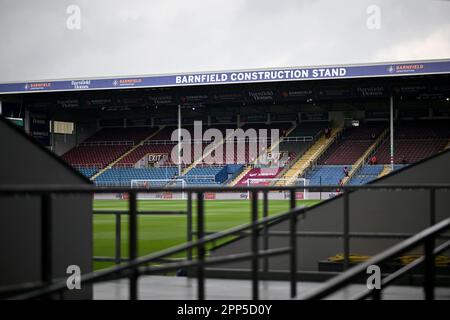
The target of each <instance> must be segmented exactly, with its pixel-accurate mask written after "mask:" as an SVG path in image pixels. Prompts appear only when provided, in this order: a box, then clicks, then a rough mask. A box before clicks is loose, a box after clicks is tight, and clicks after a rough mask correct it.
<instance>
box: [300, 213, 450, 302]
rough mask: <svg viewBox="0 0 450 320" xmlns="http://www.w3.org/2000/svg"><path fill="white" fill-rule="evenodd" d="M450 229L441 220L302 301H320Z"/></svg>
mask: <svg viewBox="0 0 450 320" xmlns="http://www.w3.org/2000/svg"><path fill="white" fill-rule="evenodd" d="M449 229H450V218H447V219H445V220H442V221H441V222H439V223H437V224H435V225H433V226H431V227H429V228H427V229H425V230H422V231H421V232H419V233H417V234H416V235H414V236H412V237H410V238H408V239H406V240H404V241H402V242H400V243H398V244H396V245H394V246H393V247H391V248H389V249H387V250H385V251H383V252H381V253H379V254H378V255H376V256H375V257H373V258H371V259H369V260H367V261H366V262H364V263H361V264H358V265H357V266H355V267H353V268H351V269H349V270H348V271H346V272H344V273H342V274H340V275H338V276H336V277H334V278H332V279H330V280H329V281H327V282H326V283H325V284H323V285H322V286H321V287H320V288H318V289H317V290H315V291H314V292H313V293H310V294H307V295H306V296H304V297H303V299H304V300H315V299H322V298H325V297H327V296H329V295H330V294H332V293H334V292H336V291H337V290H339V289H341V288H343V287H345V286H346V285H348V284H350V283H351V282H352V280H354V279H355V278H356V277H358V276H360V275H361V274H365V272H366V270H367V268H368V267H369V266H372V265H380V264H382V263H384V262H386V261H388V260H390V259H392V258H394V257H396V256H398V255H400V254H402V253H404V252H406V251H408V250H409V249H412V248H415V247H417V246H418V245H421V244H424V243H427V242H429V241H430V240H431V241H433V240H434V238H435V237H436V235H438V234H440V233H442V232H444V231H447V230H449ZM433 250H434V249H433ZM429 254H430V253H429V252H427V250H425V260H426V259H432V263H433V264H434V252H433V253H432V257H431V258H430V257H428V255H429ZM373 294H380V292H379V291H378V292H374V293H373Z"/></svg>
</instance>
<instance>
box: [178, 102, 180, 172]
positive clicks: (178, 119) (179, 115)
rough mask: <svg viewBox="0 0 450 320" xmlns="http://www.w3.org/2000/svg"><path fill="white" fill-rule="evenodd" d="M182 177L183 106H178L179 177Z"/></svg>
mask: <svg viewBox="0 0 450 320" xmlns="http://www.w3.org/2000/svg"><path fill="white" fill-rule="evenodd" d="M180 176H181V105H180V104H179V105H178V177H180Z"/></svg>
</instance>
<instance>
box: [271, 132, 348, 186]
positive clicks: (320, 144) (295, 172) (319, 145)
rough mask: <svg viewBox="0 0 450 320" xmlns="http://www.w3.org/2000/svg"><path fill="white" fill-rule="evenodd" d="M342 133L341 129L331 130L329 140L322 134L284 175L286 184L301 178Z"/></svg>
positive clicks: (279, 183) (279, 184) (280, 183)
mask: <svg viewBox="0 0 450 320" xmlns="http://www.w3.org/2000/svg"><path fill="white" fill-rule="evenodd" d="M341 132H342V127H338V128H333V129H332V131H331V137H330V138H329V139H327V138H325V135H324V134H322V135H321V136H320V138H319V139H317V141H316V142H315V143H314V144H313V145H312V146H311V148H309V149H308V151H306V152H305V153H304V154H303V155H302V156H301V157H300V159H298V160H297V162H295V163H294V164H293V165H292V167H291V168H290V169H289V170H288V171H287V172H286V173H285V174H284V176H283V177H281V178H283V179H284V181H285V180H287V184H290V183H292V181H293V180H294V179H296V178H297V177H299V176H302V175H303V174H304V173H305V171H306V169H308V168H309V167H310V165H311V163H313V162H315V161H316V160H317V159H318V158H319V157H320V156H321V155H322V154H323V153H324V152H325V151H326V150H327V149H328V147H330V146H331V145H332V144H333V143H334V141H336V138H337V137H338V136H339V134H340V133H341ZM275 185H276V186H281V185H282V181H281V180H280V181H279V182H277V183H276V184H275Z"/></svg>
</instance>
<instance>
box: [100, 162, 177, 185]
mask: <svg viewBox="0 0 450 320" xmlns="http://www.w3.org/2000/svg"><path fill="white" fill-rule="evenodd" d="M176 174H177V168H176V167H165V168H148V169H136V168H111V169H109V170H106V171H105V172H103V173H102V174H101V175H99V176H98V177H97V178H96V179H95V180H94V181H95V184H96V185H103V186H126V187H130V186H131V180H168V179H172V178H174V176H175V175H176ZM155 183H156V182H155ZM165 183H167V182H165Z"/></svg>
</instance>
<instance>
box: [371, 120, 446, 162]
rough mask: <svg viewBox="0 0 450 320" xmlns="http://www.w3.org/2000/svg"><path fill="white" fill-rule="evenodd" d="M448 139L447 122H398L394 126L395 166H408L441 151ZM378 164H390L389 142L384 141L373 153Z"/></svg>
mask: <svg viewBox="0 0 450 320" xmlns="http://www.w3.org/2000/svg"><path fill="white" fill-rule="evenodd" d="M449 138H450V122H449V121H448V120H422V121H416V120H415V121H400V122H398V123H396V124H395V131H394V148H395V158H394V163H396V164H409V163H414V162H417V161H420V160H422V159H425V158H427V157H430V156H432V155H434V154H436V153H438V152H440V151H442V150H444V148H445V146H446V145H447V143H448V139H449ZM375 157H376V158H377V160H378V163H380V164H388V163H390V142H389V140H386V141H385V142H384V143H383V144H382V145H381V146H380V148H379V149H378V150H377V152H376V153H375Z"/></svg>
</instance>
